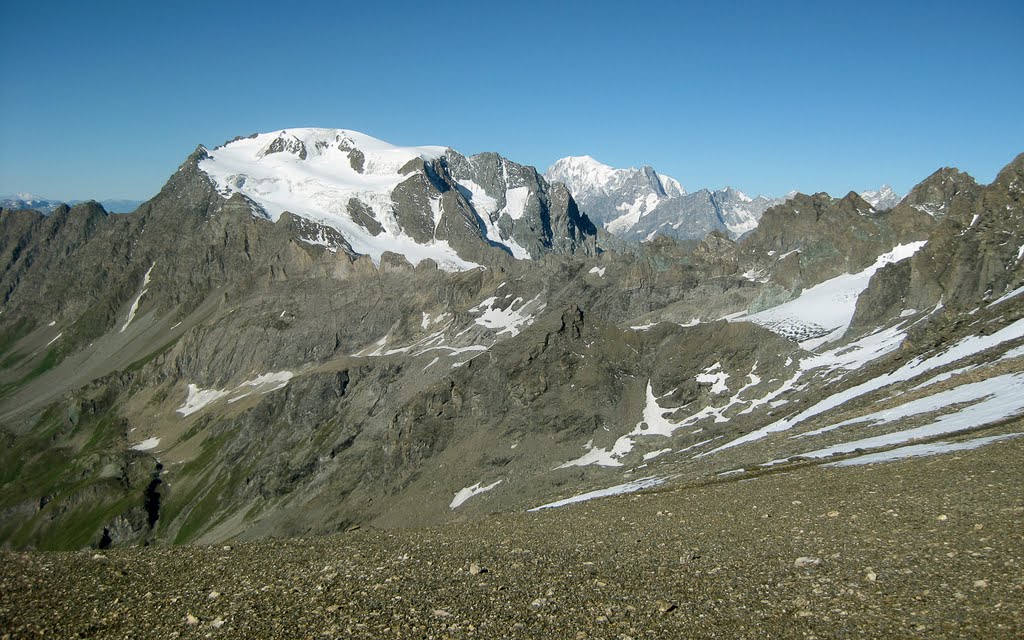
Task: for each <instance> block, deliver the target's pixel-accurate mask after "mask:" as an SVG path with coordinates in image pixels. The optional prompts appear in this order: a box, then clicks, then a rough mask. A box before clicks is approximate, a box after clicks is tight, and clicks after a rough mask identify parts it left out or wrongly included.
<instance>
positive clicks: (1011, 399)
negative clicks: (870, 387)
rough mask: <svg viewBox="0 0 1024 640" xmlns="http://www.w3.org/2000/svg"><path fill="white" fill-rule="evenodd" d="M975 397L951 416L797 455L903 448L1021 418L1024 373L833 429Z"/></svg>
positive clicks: (890, 419) (899, 416) (878, 421)
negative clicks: (911, 442)
mask: <svg viewBox="0 0 1024 640" xmlns="http://www.w3.org/2000/svg"><path fill="white" fill-rule="evenodd" d="M978 397H981V400H979V401H977V402H975V403H974V404H971V405H969V406H967V407H964V408H962V409H959V410H957V411H954V412H952V413H947V414H944V415H941V416H939V417H937V418H935V419H934V420H932V421H931V422H929V423H928V424H925V425H922V426H920V427H914V428H912V429H904V430H903V431H895V432H893V433H886V434H882V435H879V436H873V437H870V438H861V439H859V440H853V441H851V442H844V443H841V444H837V445H833V446H831V447H825V448H823V449H817V450H815V451H810V452H808V453H802V454H799V455H801V456H803V457H806V458H827V457H829V456H832V455H837V454H843V453H853V452H854V451H856V450H857V449H877V448H880V447H887V446H892V445H894V444H903V443H904V442H910V441H912V440H920V439H922V438H932V437H935V436H941V435H945V434H947V433H956V432H958V431H965V430H967V429H973V428H976V427H980V426H983V425H986V424H991V423H993V422H998V421H1000V420H1005V419H1007V418H1013V417H1017V416H1020V415H1022V414H1024V373H1015V374H1007V375H1002V376H996V377H995V378H989V379H988V380H983V381H981V382H975V383H971V384H965V385H963V386H960V387H957V388H955V389H950V390H949V391H944V392H942V393H937V394H935V395H933V396H930V397H928V398H922V399H920V400H915V401H912V402H908V403H906V404H904V405H900V406H899V407H895V408H893V409H888V410H885V411H878V412H876V413H873V414H870V415H867V416H862V417H860V418H856V419H854V420H847V421H845V422H841V423H839V424H838V425H835V427H839V426H843V425H845V424H847V423H850V424H853V423H855V422H857V423H859V422H865V421H870V422H873V423H874V424H875V425H880V424H886V423H889V422H895V421H897V420H901V419H904V418H907V417H911V416H914V415H920V414H924V413H930V412H932V411H936V410H938V409H941V408H942V407H945V406H949V405H952V404H956V403H960V402H966V401H970V400H974V399H976V398H978ZM827 430H830V428H828V427H826V428H825V429H822V430H819V431H827Z"/></svg>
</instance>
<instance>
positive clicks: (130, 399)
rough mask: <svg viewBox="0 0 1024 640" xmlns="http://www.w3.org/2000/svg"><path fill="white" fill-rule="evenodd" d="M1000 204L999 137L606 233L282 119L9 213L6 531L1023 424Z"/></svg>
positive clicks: (14, 535) (114, 528)
mask: <svg viewBox="0 0 1024 640" xmlns="http://www.w3.org/2000/svg"><path fill="white" fill-rule="evenodd" d="M648 177H650V176H649V175H648ZM646 184H647V185H648V187H650V185H651V184H652V183H651V182H650V181H649V180H648V182H647V183H646ZM660 184H662V185H663V188H664V184H665V183H664V182H660ZM680 191H681V189H680ZM698 193H699V192H698ZM688 195H691V196H692V195H695V194H688ZM674 197H675V198H680V197H686V196H682V195H679V196H674ZM733 197H734V198H736V200H737V201H741V200H742V198H740V197H739V196H738V195H736V196H733ZM708 198H710V196H708ZM1022 201H1024V157H1018V158H1017V159H1015V160H1014V161H1013V162H1011V163H1010V164H1009V165H1008V166H1007V167H1006V168H1005V169H1004V170H1003V171H1002V172H1001V173H1000V174H999V176H998V178H997V179H996V180H995V181H994V182H993V183H992V184H989V185H979V184H977V183H976V182H975V181H974V180H973V179H972V178H970V176H967V175H966V174H963V173H960V172H957V171H955V170H949V169H943V170H940V171H938V172H936V173H935V174H933V175H932V176H930V177H929V178H927V179H926V180H925V181H923V182H922V183H921V184H920V185H918V186H917V187H915V188H914V189H913V190H912V191H911V192H910V194H908V196H907V197H906V198H904V199H903V200H902V201H901V202H900V203H899V204H898V205H896V206H894V207H893V208H891V209H888V210H881V209H879V208H878V207H875V206H872V204H871V203H869V202H867V201H865V200H864V198H863V197H861V196H860V195H858V194H857V193H854V192H851V193H849V194H848V195H846V196H845V197H842V198H834V197H831V196H829V195H828V194H823V193H819V194H812V195H804V194H795V195H793V196H792V197H791V198H789V199H787V200H786V201H785V202H781V203H777V204H775V205H774V206H771V207H769V208H767V209H766V210H765V211H764V212H763V214H762V215H761V216H760V218H759V221H758V224H757V225H756V228H753V229H751V230H749V231H747V232H745V233H744V234H743V235H742V237H736V234H731V233H729V232H728V231H727V230H723V229H722V228H720V227H715V228H710V229H708V232H707V233H706V234H705V235H703V236H702V237H700V238H699V239H693V240H687V241H680V240H677V239H675V238H671V237H667V236H665V235H659V234H654V235H653V236H652V237H651V239H650V240H649V241H647V242H644V243H637V244H629V245H627V244H625V243H624V242H623V241H622V240H621V239H617V238H613V237H612V236H610V235H609V234H607V233H605V232H603V231H602V232H600V233H599V230H598V229H597V228H596V226H595V225H594V224H593V223H592V222H591V220H590V219H589V217H588V216H587V215H586V214H585V213H583V212H581V209H580V206H579V205H578V204H577V202H576V200H575V198H574V197H573V195H572V193H571V192H570V190H569V189H567V188H566V187H565V186H563V185H562V184H561V183H558V182H551V181H549V180H548V179H547V178H545V177H544V176H542V175H540V174H539V173H537V171H536V170H535V169H533V168H531V167H527V166H524V165H519V164H516V163H514V162H512V161H510V160H508V159H505V158H503V157H502V156H499V155H497V154H479V155H474V156H464V155H462V154H459V153H458V152H456V151H454V150H451V149H448V148H446V147H395V146H393V145H389V144H387V143H383V142H381V141H377V140H374V139H372V138H370V137H368V136H364V135H362V134H357V133H356V132H351V131H347V130H340V129H338V130H336V129H289V130H286V131H278V132H271V133H266V134H258V135H255V136H250V137H247V138H239V139H236V140H233V141H231V142H229V143H226V144H225V145H223V146H221V147H219V148H216V149H206V148H203V147H200V148H197V149H196V151H195V152H194V153H193V154H191V155H190V156H189V157H188V158H187V159H185V161H184V162H183V163H182V165H181V166H180V167H179V169H178V170H177V171H176V172H175V173H174V174H173V175H172V176H171V177H170V178H169V179H168V181H167V183H166V184H165V186H164V187H163V189H161V191H160V193H159V194H157V195H156V196H155V197H154V198H153V199H151V200H149V201H147V202H146V203H143V204H142V205H141V206H140V207H139V208H138V209H137V210H136V211H135V212H134V213H131V214H128V215H119V216H113V215H109V214H108V213H107V212H106V210H105V209H104V208H103V207H102V206H100V205H99V204H97V203H83V204H79V205H75V206H73V207H67V206H62V207H58V208H57V209H55V210H54V212H53V213H52V214H50V215H42V214H40V213H38V212H35V211H25V210H7V209H4V210H3V211H2V213H0V268H2V270H0V292H2V294H3V298H2V301H0V303H2V307H0V439H2V445H3V446H2V447H0V488H2V491H0V513H2V514H3V517H2V518H0V540H2V541H3V544H4V545H5V546H8V547H14V548H39V549H75V548H81V547H89V546H96V547H108V546H113V547H118V546H131V545H136V544H142V543H150V544H171V543H214V542H216V543H224V542H225V541H230V540H243V539H256V538H268V537H281V536H305V535H310V534H322V533H337V532H344V531H346V530H349V529H353V528H356V527H360V528H371V527H381V528H389V527H410V526H424V525H432V524H445V523H451V522H463V523H472V522H475V521H477V520H479V519H480V518H483V517H484V516H487V515H489V514H493V513H515V514H519V515H517V516H516V517H522V518H528V517H532V516H528V515H524V514H526V513H539V512H547V511H550V510H552V509H562V508H564V505H569V504H574V503H577V502H584V501H587V500H589V499H595V498H597V497H599V496H604V495H610V494H616V493H628V492H634V491H640V490H652V489H655V488H657V487H668V488H672V487H681V486H687V487H698V486H700V485H701V483H705V482H708V481H713V480H716V479H719V478H735V479H746V478H751V477H756V476H757V475H758V474H760V473H762V472H766V473H767V472H770V473H776V472H782V473H786V472H787V471H788V470H791V469H795V468H804V466H806V465H813V464H819V463H827V464H833V463H835V464H843V465H858V464H860V463H861V459H862V458H863V459H872V460H878V459H885V458H886V457H889V458H894V459H895V458H901V457H906V456H910V455H918V453H914V452H917V451H919V449H915V447H917V448H919V447H931V448H932V449H933V450H934V451H935V452H941V451H943V450H950V448H952V450H958V449H964V448H973V447H982V446H986V445H987V444H990V443H994V442H1001V441H1004V440H1007V439H1013V438H1016V437H1018V436H1019V435H1020V432H1021V429H1020V418H1021V416H1022V415H1024V400H1022V398H1024V393H1022V391H1024V353H1022V349H1024V295H1021V294H1022V292H1024V225H1022V220H1024V202H1022ZM718 205H719V206H720V207H721V202H718ZM872 456H873V457H872ZM536 509H540V511H539V512H538V511H529V510H536Z"/></svg>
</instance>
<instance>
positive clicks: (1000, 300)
mask: <svg viewBox="0 0 1024 640" xmlns="http://www.w3.org/2000/svg"><path fill="white" fill-rule="evenodd" d="M1021 249H1024V246H1021ZM1017 259H1018V260H1019V259H1020V254H1018V257H1017ZM1022 293H1024V287H1017V288H1016V289H1014V290H1013V291H1011V292H1009V293H1007V294H1004V295H1002V296H1000V297H999V298H997V299H995V300H993V301H992V302H990V303H988V306H990V307H994V306H996V305H997V304H1001V303H1003V302H1006V301H1007V300H1010V299H1011V298H1016V297H1017V296H1019V295H1020V294H1022Z"/></svg>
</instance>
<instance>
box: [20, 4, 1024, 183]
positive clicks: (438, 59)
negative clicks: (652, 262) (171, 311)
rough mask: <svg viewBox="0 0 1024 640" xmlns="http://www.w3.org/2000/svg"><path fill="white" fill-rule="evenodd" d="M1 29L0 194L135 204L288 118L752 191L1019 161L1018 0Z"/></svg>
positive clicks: (212, 7) (529, 9)
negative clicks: (206, 156) (192, 162)
mask: <svg viewBox="0 0 1024 640" xmlns="http://www.w3.org/2000/svg"><path fill="white" fill-rule="evenodd" d="M893 5H898V6H893ZM0 24H2V25H3V32H4V37H3V38H0V87H3V99H2V100H0V194H6V193H13V192H16V191H30V192H35V193H38V194H40V195H43V196H47V197H53V198H64V199H70V198H110V197H125V198H139V199H143V198H148V197H149V196H151V195H153V194H155V193H156V191H157V190H159V188H160V186H161V185H162V184H163V183H164V181H166V179H167V178H168V176H169V175H170V174H171V173H173V171H174V170H175V169H176V168H177V166H178V164H180V162H181V161H182V160H183V159H184V158H185V157H186V156H187V155H188V154H189V153H190V152H191V151H192V150H193V149H194V148H195V147H196V145H197V144H205V145H208V146H210V145H216V144H219V143H220V142H223V141H224V140H226V139H229V138H232V137H234V136H236V135H244V134H248V133H252V132H255V131H270V130H275V129H282V128H289V127H299V126H324V127H339V128H348V129H355V130H358V131H363V132H365V133H368V134H370V135H374V136H376V137H379V138H382V139H384V140H387V141H389V142H393V143H395V144H408V145H414V144H415V145H419V144H441V145H448V146H451V147H454V148H456V149H458V150H459V151H462V152H463V153H476V152H480V151H498V152H499V153H502V154H503V155H505V156H507V157H509V158H511V159H513V160H515V161H517V162H522V163H525V164H532V165H535V166H537V167H539V168H540V169H542V170H543V169H544V168H546V167H547V166H548V165H549V164H550V163H551V162H553V161H554V160H556V159H557V158H559V157H561V156H564V155H581V154H589V155H592V156H594V157H595V158H597V159H599V160H601V161H603V162H606V163H608V164H611V165H614V166H638V165H641V164H650V165H652V166H654V167H655V168H656V169H658V170H659V171H661V172H662V173H665V174H667V175H671V176H673V177H675V178H677V179H679V180H680V181H681V182H682V183H683V185H684V186H685V187H687V188H688V189H690V190H693V189H697V188H700V187H705V186H707V187H712V188H718V187H722V186H724V185H726V184H729V185H732V186H735V187H738V188H741V189H743V190H745V191H747V192H748V193H750V194H754V193H766V194H769V195H780V194H782V193H784V192H786V191H789V190H790V189H799V190H801V191H805V192H815V191H828V192H830V193H833V194H844V193H846V192H847V191H848V190H850V189H854V190H864V189H868V188H874V187H877V186H878V185H879V184H880V183H882V182H889V183H891V184H892V185H893V186H894V187H895V188H896V189H897V191H900V192H901V193H903V192H906V190H908V189H909V188H910V187H912V186H913V185H914V184H915V183H916V182H918V181H919V180H921V179H922V178H924V177H925V176H927V175H928V174H929V173H931V172H932V171H933V170H935V169H937V168H938V167H941V166H947V165H948V166H957V167H959V168H961V169H963V170H965V171H967V172H969V173H971V174H972V175H974V176H975V177H976V178H978V179H979V180H980V181H983V182H988V181H990V180H991V179H992V178H993V177H994V176H995V174H996V172H997V171H998V170H999V169H1000V168H1001V167H1002V166H1003V165H1005V164H1006V163H1007V162H1009V161H1010V160H1012V159H1013V157H1014V156H1015V155H1016V154H1017V153H1020V152H1024V77H1022V76H1024V71H1022V69H1024V67H1022V66H1021V60H1024V3H1021V2H1019V0H1017V1H1013V2H985V1H983V0H982V1H978V2H971V3H966V2H963V3H958V2H897V3H873V2H850V3H841V6H840V3H831V2H806V3H754V2H750V3H743V2H736V3H728V2H714V3H711V2H708V3H700V4H696V3H686V2H659V1H651V2H644V3H638V2H600V1H595V2H578V3H567V2H556V1H552V0H549V1H547V2H529V1H521V2H511V3H491V2H480V1H477V2H443V1H435V2H387V1H377V2H358V3H353V2H331V3H322V4H316V3H303V2H289V3H281V2H266V3H263V2H258V1H253V2H213V1H210V2H190V1H187V0H182V1H179V2H175V3H147V2H137V1H135V2H113V1H111V2H99V3H83V2H74V3H72V2H51V3H41V2H35V3H28V2H13V1H12V0H0Z"/></svg>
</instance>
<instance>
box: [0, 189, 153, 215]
mask: <svg viewBox="0 0 1024 640" xmlns="http://www.w3.org/2000/svg"><path fill="white" fill-rule="evenodd" d="M79 202H87V200H69V201H67V202H64V201H63V200H53V199H51V198H43V197H41V196H37V195H34V194H31V193H16V194H14V195H12V196H3V197H0V209H35V210H36V211H40V212H42V213H52V212H53V210H54V209H56V208H57V207H59V206H60V205H62V204H68V205H75V204H78V203H79ZM99 203H100V204H102V205H103V208H104V209H106V210H107V211H108V212H110V213H131V212H132V211H135V210H136V209H138V208H139V205H140V204H142V203H143V200H124V199H116V198H110V199H106V200H100V201H99Z"/></svg>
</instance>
